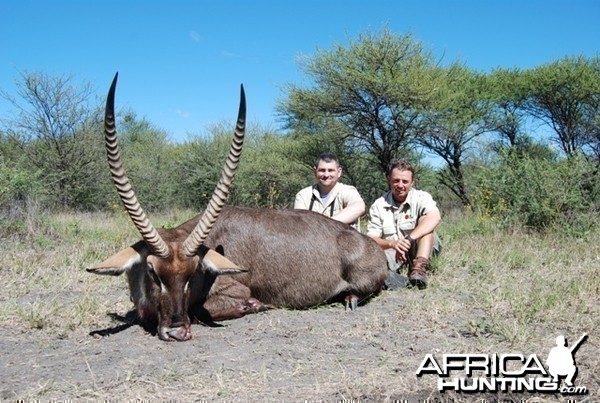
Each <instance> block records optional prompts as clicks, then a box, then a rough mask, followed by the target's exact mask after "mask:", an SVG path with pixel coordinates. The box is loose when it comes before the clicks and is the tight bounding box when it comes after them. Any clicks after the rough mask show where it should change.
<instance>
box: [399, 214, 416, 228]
mask: <svg viewBox="0 0 600 403" xmlns="http://www.w3.org/2000/svg"><path fill="white" fill-rule="evenodd" d="M416 226H417V220H416V219H415V218H413V217H410V218H404V219H402V220H400V222H399V223H398V227H399V228H400V229H401V230H413V229H415V227H416Z"/></svg>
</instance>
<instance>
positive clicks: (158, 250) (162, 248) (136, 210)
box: [104, 73, 169, 258]
mask: <svg viewBox="0 0 600 403" xmlns="http://www.w3.org/2000/svg"><path fill="white" fill-rule="evenodd" d="M118 77H119V73H117V74H115V78H114V79H113V82H112V85H111V86H110V90H109V91H108V97H107V98H106V112H105V115H104V144H105V145H106V157H107V159H108V166H109V168H110V174H111V176H112V178H113V182H114V184H115V187H116V188H117V193H119V197H120V198H121V201H122V202H123V205H124V206H125V209H126V210H127V213H128V214H129V217H130V218H131V220H132V221H133V224H134V225H135V227H136V228H137V229H138V231H139V232H140V234H141V235H142V238H144V241H146V242H147V243H148V245H150V247H151V248H152V251H153V252H154V254H155V255H156V256H158V257H162V258H167V257H169V247H168V246H167V244H166V242H165V241H164V240H163V239H162V238H161V237H160V235H159V234H158V232H157V231H156V228H154V226H153V225H152V223H151V222H150V220H148V218H147V217H146V213H144V210H143V209H142V207H141V206H140V204H139V203H138V200H137V197H136V196H135V192H134V191H133V189H132V188H131V184H130V183H129V178H127V175H126V174H125V169H123V163H122V162H121V150H120V148H119V141H118V139H117V129H116V127H115V89H116V87H117V78H118Z"/></svg>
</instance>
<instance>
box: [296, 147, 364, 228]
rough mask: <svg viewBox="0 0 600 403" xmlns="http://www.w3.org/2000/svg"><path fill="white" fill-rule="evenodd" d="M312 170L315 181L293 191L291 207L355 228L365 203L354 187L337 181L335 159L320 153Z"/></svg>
mask: <svg viewBox="0 0 600 403" xmlns="http://www.w3.org/2000/svg"><path fill="white" fill-rule="evenodd" d="M313 173H314V175H315V178H316V180H317V183H315V184H314V185H311V186H308V187H306V188H304V189H302V190H301V191H299V192H298V193H297V194H296V199H295V201H294V208H295V209H302V210H311V211H316V212H318V213H321V214H324V215H326V216H328V217H331V218H333V219H334V220H338V221H341V222H344V223H346V224H350V225H352V226H354V227H355V228H356V226H357V223H358V219H359V218H360V217H361V216H363V215H364V214H365V213H366V211H367V206H366V204H365V202H364V200H363V198H362V197H361V196H360V194H359V193H358V190H356V188H355V187H354V186H350V185H345V184H343V183H341V182H339V179H340V177H341V176H342V167H341V166H340V161H339V160H338V158H337V157H336V156H335V155H333V154H329V153H323V154H321V155H319V157H318V158H317V160H316V161H315V166H314V167H313Z"/></svg>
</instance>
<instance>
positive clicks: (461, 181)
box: [417, 64, 490, 206]
mask: <svg viewBox="0 0 600 403" xmlns="http://www.w3.org/2000/svg"><path fill="white" fill-rule="evenodd" d="M445 81H446V82H445V83H444V85H443V86H441V88H440V91H439V92H438V98H437V100H436V102H434V103H432V105H431V109H430V110H429V112H428V113H427V117H426V119H425V121H426V124H427V130H426V132H424V133H423V134H422V135H421V136H419V137H418V139H417V142H418V143H419V144H421V145H423V146H424V147H425V148H426V149H427V150H429V152H431V153H433V154H435V155H437V156H438V157H440V158H442V159H443V160H444V162H445V163H446V167H445V168H444V169H442V170H440V171H439V175H440V179H441V182H442V184H443V185H445V186H446V187H448V188H449V189H450V190H451V191H452V192H453V193H454V194H455V195H456V196H457V197H458V198H459V200H460V201H461V202H462V203H463V205H465V206H470V205H471V199H470V197H469V192H468V189H467V187H466V183H465V177H464V172H463V165H464V162H465V159H466V158H467V156H468V151H469V150H470V148H471V147H472V146H473V143H474V140H475V139H476V138H478V137H479V136H481V135H482V134H484V133H486V132H488V131H489V130H490V126H489V125H488V123H487V119H486V117H487V116H488V114H489V110H490V105H489V103H487V102H485V96H484V94H483V90H484V87H483V85H482V84H483V81H482V77H481V76H480V75H479V74H477V73H475V72H474V71H472V70H470V69H468V68H466V67H464V66H461V65H459V64H455V65H453V66H451V67H450V68H448V69H447V70H446V75H445Z"/></svg>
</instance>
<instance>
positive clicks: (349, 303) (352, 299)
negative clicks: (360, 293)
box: [345, 295, 358, 312]
mask: <svg viewBox="0 0 600 403" xmlns="http://www.w3.org/2000/svg"><path fill="white" fill-rule="evenodd" d="M345 300H346V310H348V308H350V310H351V311H352V312H354V311H356V308H357V307H358V297H357V296H356V295H348V296H346V299H345Z"/></svg>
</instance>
